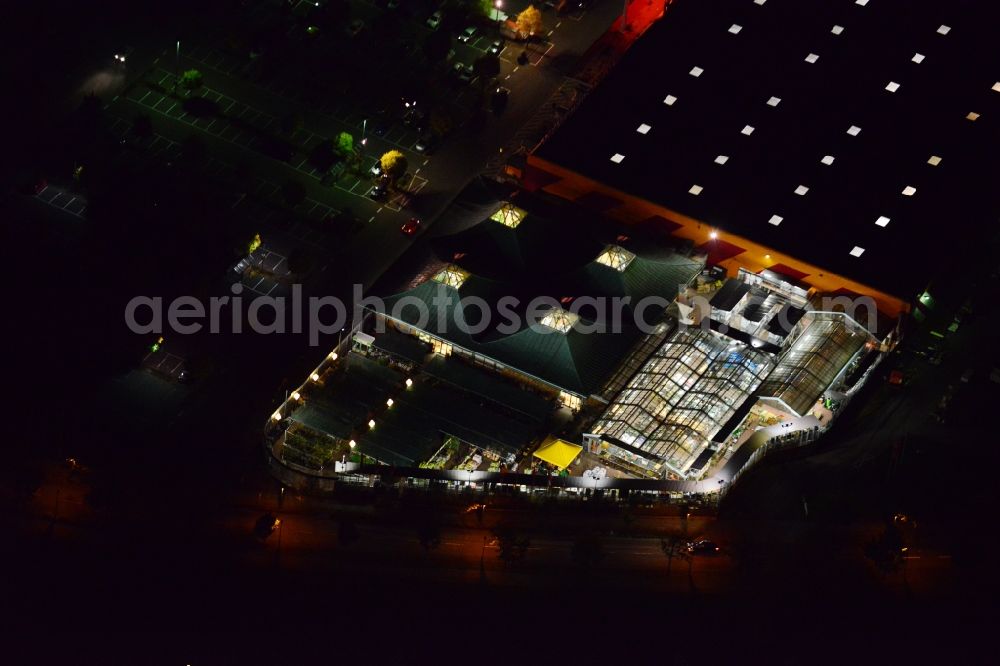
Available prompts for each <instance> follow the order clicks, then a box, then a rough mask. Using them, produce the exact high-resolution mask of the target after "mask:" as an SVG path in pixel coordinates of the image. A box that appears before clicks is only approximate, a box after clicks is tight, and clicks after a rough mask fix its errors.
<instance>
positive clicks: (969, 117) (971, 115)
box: [965, 111, 979, 121]
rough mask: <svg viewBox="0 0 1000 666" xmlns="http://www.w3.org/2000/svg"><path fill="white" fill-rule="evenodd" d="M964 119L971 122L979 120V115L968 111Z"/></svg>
mask: <svg viewBox="0 0 1000 666" xmlns="http://www.w3.org/2000/svg"><path fill="white" fill-rule="evenodd" d="M965 118H966V120H973V121H975V120H979V114H978V113H976V112H975V111H969V112H968V113H967V114H966V115H965Z"/></svg>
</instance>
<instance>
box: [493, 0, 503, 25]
mask: <svg viewBox="0 0 1000 666" xmlns="http://www.w3.org/2000/svg"><path fill="white" fill-rule="evenodd" d="M493 6H494V7H496V11H497V27H499V26H500V8H501V7H503V0H496V2H494V3H493Z"/></svg>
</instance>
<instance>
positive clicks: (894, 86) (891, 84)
mask: <svg viewBox="0 0 1000 666" xmlns="http://www.w3.org/2000/svg"><path fill="white" fill-rule="evenodd" d="M885 89H886V90H888V91H889V92H896V91H897V90H899V84H898V83H896V82H895V81H889V83H887V84H886V86H885Z"/></svg>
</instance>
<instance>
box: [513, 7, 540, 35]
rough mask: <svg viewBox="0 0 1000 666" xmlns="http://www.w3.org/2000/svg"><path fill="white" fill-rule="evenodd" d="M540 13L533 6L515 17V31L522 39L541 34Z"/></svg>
mask: <svg viewBox="0 0 1000 666" xmlns="http://www.w3.org/2000/svg"><path fill="white" fill-rule="evenodd" d="M543 28H544V26H543V25H542V13H541V12H540V11H538V10H537V9H536V8H535V6H534V5H528V6H527V8H525V10H524V11H523V12H521V13H520V14H518V15H517V31H518V32H519V33H521V36H522V37H531V36H533V35H538V34H540V33H541V32H542V30H543Z"/></svg>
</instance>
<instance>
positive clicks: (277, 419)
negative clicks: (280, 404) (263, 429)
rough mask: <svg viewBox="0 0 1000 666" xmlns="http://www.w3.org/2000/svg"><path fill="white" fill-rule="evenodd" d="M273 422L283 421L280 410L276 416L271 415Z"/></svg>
mask: <svg viewBox="0 0 1000 666" xmlns="http://www.w3.org/2000/svg"><path fill="white" fill-rule="evenodd" d="M271 420H272V421H280V420H281V410H280V409H279V410H278V411H276V412H275V413H274V414H271Z"/></svg>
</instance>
